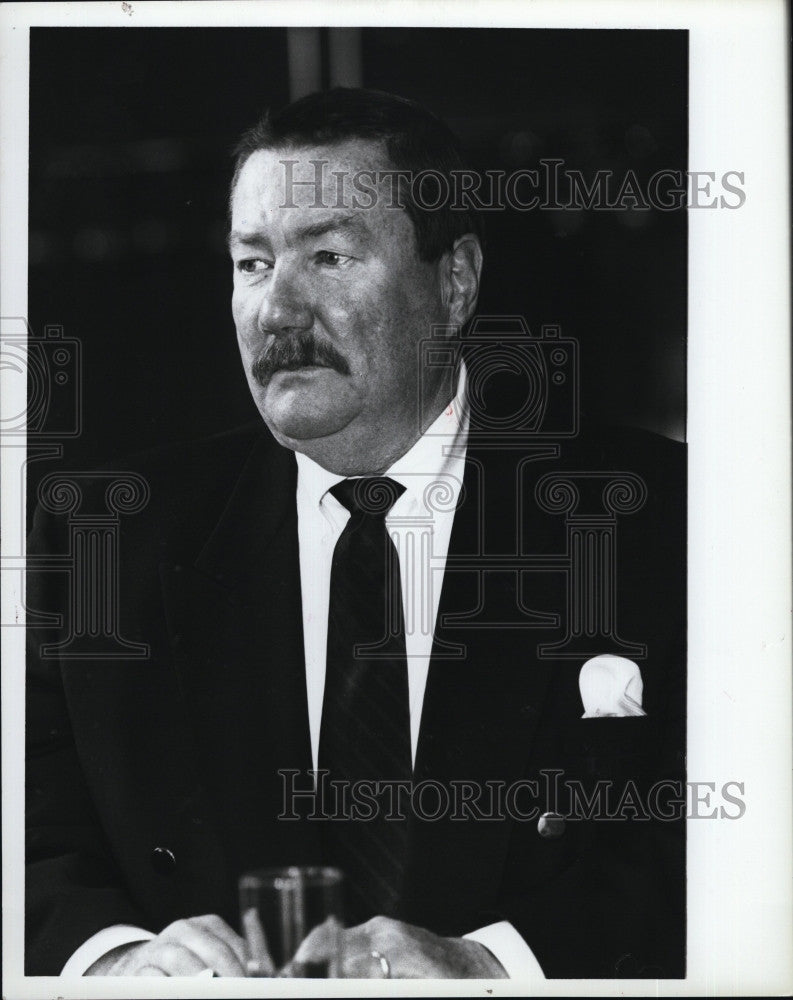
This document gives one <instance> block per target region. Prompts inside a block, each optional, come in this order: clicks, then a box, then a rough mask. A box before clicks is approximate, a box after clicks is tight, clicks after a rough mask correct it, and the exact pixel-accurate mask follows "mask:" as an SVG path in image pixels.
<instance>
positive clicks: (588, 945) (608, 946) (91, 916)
mask: <svg viewBox="0 0 793 1000" xmlns="http://www.w3.org/2000/svg"><path fill="white" fill-rule="evenodd" d="M604 440H605V442H606V443H605V444H604V443H602V441H601V442H598V441H595V442H592V441H590V442H583V441H578V442H574V443H569V444H565V445H562V446H561V448H560V449H556V451H557V452H558V451H560V452H561V454H556V455H554V454H553V451H554V449H551V452H550V453H549V452H547V450H546V452H545V453H544V454H543V453H540V454H536V455H534V456H533V457H532V459H531V460H530V461H527V460H526V457H527V455H529V454H530V452H529V451H528V450H527V448H526V447H525V446H519V447H515V448H499V449H492V448H490V449H488V448H484V449H480V448H477V446H476V444H475V443H474V442H472V444H471V446H470V447H469V461H468V462H467V471H466V477H465V490H464V496H463V499H462V500H461V503H460V506H459V507H458V510H457V514H456V516H455V523H454V529H453V536H452V541H451V547H450V556H449V563H448V565H447V571H446V574H445V579H444V585H443V591H442V598H441V609H440V612H439V622H438V628H437V631H436V640H435V654H434V657H433V661H432V664H431V667H430V672H429V677H428V683H427V688H426V694H425V701H424V708H423V715H422V721H421V732H420V739H419V747H418V753H417V760H416V774H415V778H416V780H417V781H419V780H425V779H432V780H435V781H439V782H442V783H444V784H445V785H447V786H448V785H449V782H451V781H453V780H459V781H466V782H478V783H480V786H481V787H485V786H484V783H485V782H487V781H490V782H501V783H502V785H503V786H510V785H514V783H515V782H517V781H520V780H522V779H530V780H531V779H537V780H540V782H541V783H540V785H539V789H540V791H542V789H543V788H544V787H545V786H544V785H543V784H542V781H543V780H544V779H542V776H541V775H540V769H556V770H559V771H561V772H562V773H561V776H560V780H561V790H560V793H559V795H560V798H559V800H558V802H556V803H546V802H545V801H544V800H543V801H542V802H540V809H539V811H540V812H546V811H556V812H559V813H562V814H564V813H566V812H567V811H568V810H569V806H570V802H569V796H568V793H567V790H566V788H567V786H566V785H565V782H566V781H568V780H571V779H576V780H580V781H581V782H582V783H583V784H582V787H584V788H585V789H587V790H588V791H589V792H591V790H592V789H593V788H595V787H596V783H597V782H598V781H604V780H605V781H611V782H613V783H614V785H613V787H614V789H616V791H614V792H612V793H611V794H612V795H616V796H617V797H619V795H620V794H622V790H623V789H624V787H625V782H626V780H627V779H630V781H633V782H635V787H636V788H637V789H644V790H646V788H647V787H648V786H649V785H650V784H651V782H653V781H655V780H657V779H659V778H670V779H675V780H678V781H679V780H682V778H683V769H684V764H683V761H684V756H683V753H684V739H685V736H684V696H685V671H684V623H683V616H684V608H685V575H684V532H683V519H684V510H685V505H684V492H683V478H684V472H683V455H682V452H683V449H682V447H680V446H677V445H674V444H672V443H671V442H668V441H665V440H663V439H660V438H657V437H654V436H652V435H649V434H646V433H643V432H619V433H616V434H611V435H610V436H609V437H608V438H607V439H604ZM125 468H127V469H132V470H134V471H136V472H138V473H139V474H141V475H142V476H143V477H145V479H146V481H147V482H148V484H149V486H150V490H151V496H150V499H149V502H148V504H147V506H146V507H145V508H144V509H143V510H142V511H141V512H139V513H136V514H134V515H131V516H129V517H126V518H124V517H122V518H121V521H120V528H119V534H118V561H119V567H120V569H119V576H118V590H117V596H118V601H119V607H120V634H121V635H122V636H123V637H124V639H126V640H130V641H134V642H139V643H146V644H148V646H149V650H150V652H149V655H148V658H146V659H128V658H126V659H125V658H123V657H122V658H110V657H104V658H102V657H100V658H92V659H68V658H61V657H57V656H49V657H43V658H42V657H41V656H40V655H39V649H40V645H41V643H42V642H44V643H52V642H53V641H56V640H57V638H58V633H57V631H56V630H53V629H51V628H47V629H30V639H31V647H30V653H29V675H28V709H27V712H28V715H27V735H28V757H27V788H28V810H27V824H28V848H27V850H28V859H27V860H28V868H27V885H26V894H27V899H26V902H27V927H26V931H27V945H26V971H27V973H28V974H44V975H57V974H58V972H59V971H60V969H61V967H62V966H63V964H64V962H65V961H66V959H67V958H68V956H69V955H70V954H71V953H72V952H73V951H74V950H75V948H77V946H78V945H79V944H81V943H82V942H83V941H84V940H86V939H87V938H88V937H89V936H90V935H91V934H93V933H94V932H96V931H98V930H100V929H101V928H103V927H106V926H108V925H110V924H114V923H132V924H137V925H141V926H144V927H147V928H149V929H151V930H153V931H157V930H159V929H161V928H163V927H164V926H166V925H167V924H168V923H170V922H171V921H173V920H174V919H176V918H178V917H184V916H190V915H198V914H202V913H219V914H221V915H222V916H224V917H225V918H226V919H227V920H228V921H229V922H230V923H232V925H235V924H237V923H238V917H237V898H236V883H237V879H238V877H239V875H240V873H242V872H244V871H246V870H248V869H252V868H256V867H261V866H265V865H267V866H271V865H281V864H301V863H309V862H316V861H317V860H320V853H321V849H320V846H319V839H318V837H317V833H316V827H315V825H312V824H311V823H308V822H306V821H304V820H303V821H301V820H298V821H285V820H279V819H278V814H279V812H280V811H281V810H282V799H283V780H282V778H281V777H280V776H279V775H278V773H277V772H278V770H279V769H290V768H291V769H296V770H298V771H300V772H301V773H302V774H303V775H306V774H307V772H308V770H309V769H310V768H311V753H310V746H309V733H308V722H307V703H306V691H305V676H304V665H303V646H302V641H303V640H302V620H301V602H300V580H299V574H298V550H297V522H296V510H295V482H296V463H295V460H294V456H293V454H292V453H291V452H288V451H286V450H284V449H282V448H281V447H280V446H278V445H277V444H276V443H275V442H274V441H273V439H272V438H271V437H270V435H269V434H268V433H267V432H266V431H265V430H264V429H263V428H262V427H259V426H257V427H255V428H246V429H243V430H241V431H239V432H234V433H230V434H226V435H222V436H218V437H215V438H213V439H211V440H208V441H204V442H202V443H198V444H195V445H191V446H189V447H181V448H173V449H167V450H165V451H163V452H160V453H158V454H155V455H149V456H147V457H145V458H142V459H139V460H136V461H134V462H129V463H127V465H126V466H125ZM565 469H567V470H572V471H578V472H580V471H582V470H584V471H586V470H589V471H590V472H593V471H594V472H598V471H606V472H614V471H623V472H625V471H631V472H634V473H636V474H638V476H640V477H641V478H642V480H643V481H644V482H645V484H646V486H647V497H646V500H645V502H644V504H643V506H642V507H641V509H640V510H638V511H636V512H634V513H632V514H630V515H627V514H626V515H625V516H624V517H620V518H618V519H617V521H616V530H617V547H616V556H615V559H616V563H615V566H614V567H612V569H615V570H616V581H617V582H616V587H615V590H614V593H610V594H606V595H601V597H600V598H598V599H599V600H600V599H602V600H606V601H609V602H612V603H613V605H614V607H615V608H616V613H617V616H618V629H619V633H620V635H621V637H622V638H623V639H624V640H626V641H628V642H631V641H633V642H636V643H639V644H644V645H645V646H646V657H645V658H643V659H638V662H639V663H640V666H641V670H642V674H643V678H644V684H645V696H644V706H645V709H646V711H647V715H646V716H645V717H641V718H612V719H599V720H582V719H581V715H582V711H583V708H582V705H581V700H580V696H579V692H578V672H579V670H580V667H581V664H582V662H583V660H584V659H585V658H586V656H587V654H588V653H592V652H594V653H597V652H611V651H616V650H615V649H614V648H613V643H612V642H611V640H609V642H606V641H605V640H603V639H602V638H601V637H598V636H597V635H594V636H587V635H586V631H587V629H586V628H583V629H582V628H581V627H578V632H577V635H578V639H577V645H576V643H575V642H574V643H573V644H572V646H570V645H568V647H566V648H564V649H561V650H557V651H556V652H555V651H554V650H550V651H547V650H546V652H545V654H544V655H540V653H539V652H538V650H540V649H541V647H542V646H543V644H546V645H547V644H553V643H557V644H558V643H559V642H560V641H561V640H563V639H564V637H565V634H566V629H567V628H568V626H569V624H570V622H569V619H570V618H572V617H574V616H575V615H577V614H578V612H577V611H576V610H575V609H574V608H571V607H569V606H568V605H569V602H570V599H571V598H570V597H569V591H570V588H568V587H567V574H566V573H565V572H563V571H562V569H560V564H559V556H560V554H561V555H565V554H567V556H569V557H570V560H573V554H571V553H570V551H569V550H570V546H571V544H573V543H572V542H571V537H572V536H571V534H570V530H571V524H572V522H570V521H569V518H568V519H566V517H565V514H564V512H563V511H561V508H560V507H558V505H557V508H556V510H555V511H553V510H552V511H550V512H549V511H548V510H545V511H543V510H542V509H541V507H540V504H539V502H538V496H539V492H541V489H540V486H539V485H538V483H539V481H540V479H541V477H542V476H543V475H545V474H547V473H553V472H560V471H562V470H565ZM579 482H580V483H583V484H584V485H586V484H590V485H592V484H595V485H597V483H601V485H600V486H598V487H597V488H598V489H599V490H601V492H602V482H601V481H600V480H599V479H598V477H597V476H590V477H589V478H587V477H583V478H580V479H579ZM83 485H84V487H85V484H83ZM546 485H547V484H546ZM100 488H102V489H103V488H104V485H102V484H100V486H98V487H97V490H96V491H95V495H94V496H93V497H92V496H91V491H90V488H86V490H85V492H86V496H87V499H86V504H87V505H89V506H90V503H94V502H99V501H98V497H99V493H98V490H99V489H100ZM517 496H520V497H521V498H522V502H521V504H520V505H517V504H516V497H517ZM598 497H600V499H601V500H602V496H601V494H600V493H598V495H597V496H596V497H595V498H594V500H593V501H592V502H593V503H594V504H595V506H597V503H598V502H600V501H599V499H598ZM557 499H558V495H557ZM589 502H590V501H589V500H587V499H586V498H583V499H582V505H583V506H581V508H580V510H579V513H581V511H583V510H584V507H585V506H586V504H588V503H589ZM546 506H548V505H547V504H546ZM562 506H563V505H562ZM551 507H553V504H551ZM593 509H594V508H593ZM608 521H609V517H608V516H607V515H606V516H604V515H603V514H602V512H601V516H600V521H598V520H597V518H594V519H591V525H590V527H591V528H592V531H593V532H594V534H591V536H590V537H591V538H595V537H600V536H598V531H599V530H600V529H602V528H603V527H604V526H605V525H606V524H607V523H608ZM585 522H586V523H585ZM589 523H590V522H588V521H586V518H584V520H583V521H582V520H579V522H578V527H579V528H581V527H582V526H583V527H584V528H586V527H587V524H589ZM611 523H612V524H613V523H615V522H614V518H613V516H612V520H611ZM598 525H599V526H600V527H598ZM579 537H580V538H584V539H586V533H585V532H584V534H583V535H581V533H580V532H579ZM575 544H576V545H577V544H578V543H575ZM584 544H585V545H586V544H589V543H588V542H586V541H585V542H584ZM593 544H595V543H593ZM70 545H73V543H70V542H69V535H68V525H67V524H66V519H65V518H62V517H61V518H59V517H57V516H54V515H46V514H43V513H42V512H39V513H38V514H37V517H36V521H35V524H34V530H33V534H32V536H31V541H30V552H31V553H34V554H35V553H48V554H50V553H58V552H61V553H64V552H67V551H69V547H70ZM520 554H524V555H525V554H529V555H532V556H542V557H543V558H544V559H545V562H544V563H541V564H534V565H533V568H532V570H531V571H530V572H520V571H518V570H516V568H515V563H514V560H513V561H512V562H511V563H510V562H508V561H507V562H504V561H503V560H502V562H501V563H499V559H498V558H497V557H498V556H499V555H501V556H504V555H506V556H515V555H520ZM576 558H577V557H576ZM570 564H571V565H572V561H571V563H570ZM526 565H527V566H528V562H527V564H526ZM576 572H578V571H576ZM67 584H68V574H65V573H62V572H52V571H50V572H43V573H40V574H34V575H33V577H32V579H31V580H30V585H29V592H28V594H29V596H28V604H29V606H30V607H31V608H35V609H39V610H47V609H50V610H55V611H59V612H63V611H64V609H65V608H68V607H69V597H68V593H67V589H68V588H67ZM543 615H549V616H550V617H546V618H543ZM554 615H555V616H556V618H555V619H554ZM455 616H456V620H455ZM549 623H550V624H549ZM527 625H529V626H531V627H527ZM584 625H586V622H584ZM578 626H581V622H578ZM64 628H65V629H66V630H68V628H69V614H68V613H67V614H66V615H65V620H64ZM615 641H616V640H615ZM587 644H589V645H590V646H592V648H591V649H587ZM460 647H463V651H464V655H462V656H459V655H457V654H459V652H460ZM565 653H567V654H568V655H567V656H565V655H564V654H565ZM442 654H451V655H449V656H446V657H445V656H444V655H442ZM306 780H307V779H304V782H303V784H305V783H306ZM614 801H615V800H614V799H613V798H612V800H611V802H612V805H613V804H614ZM528 808H529V803H528V800H527V798H521V797H518V798H516V800H515V803H514V804H513V812H514V810H515V809H520V810H521V811H523V812H528ZM624 811H625V812H626V813H627V815H628V816H630V814H631V811H630V809H629V808H628V809H627V810H624ZM411 823H412V828H411V837H410V854H409V861H408V867H407V875H406V880H405V888H404V892H403V895H402V901H401V909H400V912H399V914H398V916H400V917H402V918H403V919H405V920H407V921H409V922H411V923H415V924H419V925H423V926H426V927H429V928H431V929H433V930H435V931H436V932H439V933H442V934H445V935H459V934H463V933H466V932H468V931H470V930H472V929H474V928H476V927H478V926H482V925H484V924H487V923H490V922H492V921H494V920H497V919H509V920H511V921H512V922H513V923H514V924H515V926H516V927H517V928H518V930H519V931H520V932H521V933H522V934H523V935H524V937H525V938H526V940H527V941H528V943H529V945H530V946H531V948H532V949H533V951H534V953H535V955H536V956H537V958H538V959H539V961H540V963H541V965H542V967H543V970H544V972H545V973H546V975H547V976H549V977H608V978H611V977H615V976H628V977H632V976H649V977H655V976H666V977H677V976H683V975H684V941H685V928H684V912H685V906H684V879H685V872H684V835H683V829H684V826H683V822H682V821H681V820H677V821H657V820H652V819H645V818H643V817H641V816H639V817H638V818H633V819H631V818H622V819H616V820H611V821H606V820H603V819H597V818H592V819H586V818H574V817H571V818H569V819H568V820H567V822H566V824H565V825H564V829H563V832H562V835H561V836H559V837H556V838H548V837H544V836H541V835H540V833H539V831H538V824H537V819H536V816H534V817H533V818H532V819H531V820H530V821H529V820H525V821H523V820H520V819H518V818H512V819H503V818H502V819H483V818H479V819H475V818H471V817H470V816H469V817H468V818H465V816H463V818H462V819H461V818H460V817H459V815H458V817H457V818H453V816H452V815H449V814H447V815H445V816H443V817H442V818H440V819H439V820H437V821H435V822H429V821H426V820H423V819H421V818H419V817H414V818H413V819H412V820H411Z"/></svg>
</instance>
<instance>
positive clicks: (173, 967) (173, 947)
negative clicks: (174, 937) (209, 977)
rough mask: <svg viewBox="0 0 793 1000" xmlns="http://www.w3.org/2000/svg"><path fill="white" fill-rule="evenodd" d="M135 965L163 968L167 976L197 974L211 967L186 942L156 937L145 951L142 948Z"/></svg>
mask: <svg viewBox="0 0 793 1000" xmlns="http://www.w3.org/2000/svg"><path fill="white" fill-rule="evenodd" d="M135 966H137V967H138V968H140V967H146V966H153V967H154V968H156V969H162V971H163V974H164V975H166V976H195V975H197V974H198V973H199V972H203V971H204V969H206V968H208V967H210V966H209V963H208V962H206V961H205V960H204V959H203V958H202V957H201V956H200V955H198V954H197V953H196V952H194V951H193V950H192V949H190V948H188V947H186V946H185V945H184V944H179V943H176V942H172V941H159V940H158V939H156V938H155V940H154V941H152V942H151V944H150V946H149V947H148V948H147V949H146V950H145V951H144V950H141V954H140V957H139V959H138V962H136V963H135ZM135 966H133V968H134V967H135ZM136 974H137V973H136Z"/></svg>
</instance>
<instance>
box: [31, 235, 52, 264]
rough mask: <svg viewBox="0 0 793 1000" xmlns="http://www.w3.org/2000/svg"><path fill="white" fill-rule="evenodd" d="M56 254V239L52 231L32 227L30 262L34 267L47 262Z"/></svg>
mask: <svg viewBox="0 0 793 1000" xmlns="http://www.w3.org/2000/svg"><path fill="white" fill-rule="evenodd" d="M54 256H55V239H54V238H53V236H52V235H51V234H50V233H42V232H41V231H40V230H37V229H31V230H30V231H29V233H28V262H29V263H30V265H31V266H32V267H35V266H36V265H37V264H46V263H47V262H48V261H50V260H52V259H53V257H54Z"/></svg>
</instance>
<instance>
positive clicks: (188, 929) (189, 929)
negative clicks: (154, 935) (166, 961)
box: [163, 920, 245, 976]
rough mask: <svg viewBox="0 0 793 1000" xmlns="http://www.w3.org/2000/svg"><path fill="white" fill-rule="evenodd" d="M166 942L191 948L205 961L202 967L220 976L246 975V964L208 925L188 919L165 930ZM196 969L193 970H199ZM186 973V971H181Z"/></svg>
mask: <svg viewBox="0 0 793 1000" xmlns="http://www.w3.org/2000/svg"><path fill="white" fill-rule="evenodd" d="M163 935H164V943H171V944H176V945H181V946H183V947H185V948H187V949H189V950H190V951H191V952H192V953H193V954H194V955H195V956H197V958H198V959H199V960H200V961H201V962H202V963H203V965H202V966H201V968H209V969H213V970H214V971H215V972H217V974H218V975H219V976H244V975H245V964H244V962H242V961H240V959H239V958H238V957H237V954H236V952H235V951H234V950H233V949H232V948H231V947H230V946H229V945H227V944H226V942H225V941H223V940H221V938H219V937H216V936H215V935H214V934H213V933H212V932H211V931H209V930H207V929H206V927H202V926H200V925H196V924H194V923H193V922H192V921H189V920H186V921H184V923H183V924H179V925H178V926H176V927H173V928H172V929H171V930H170V931H168V930H167V929H166V931H164V932H163ZM198 971H199V969H194V970H192V971H191V972H190V973H188V975H191V974H192V972H198ZM180 975H184V973H180Z"/></svg>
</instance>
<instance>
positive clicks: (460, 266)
mask: <svg viewBox="0 0 793 1000" xmlns="http://www.w3.org/2000/svg"><path fill="white" fill-rule="evenodd" d="M481 274H482V247H481V245H480V243H479V240H478V238H477V237H476V236H474V234H473V233H466V234H465V236H461V237H460V238H459V239H458V240H456V241H455V244H454V246H453V247H452V250H451V252H450V253H448V254H446V255H445V256H444V258H443V271H442V276H443V286H444V287H443V292H444V305H445V306H446V308H447V309H448V312H449V323H450V324H453V325H456V326H462V325H463V324H464V323H466V322H467V321H468V320H469V319H470V318H471V316H472V315H473V312H474V309H475V308H476V300H477V298H478V297H479V279H480V277H481Z"/></svg>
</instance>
